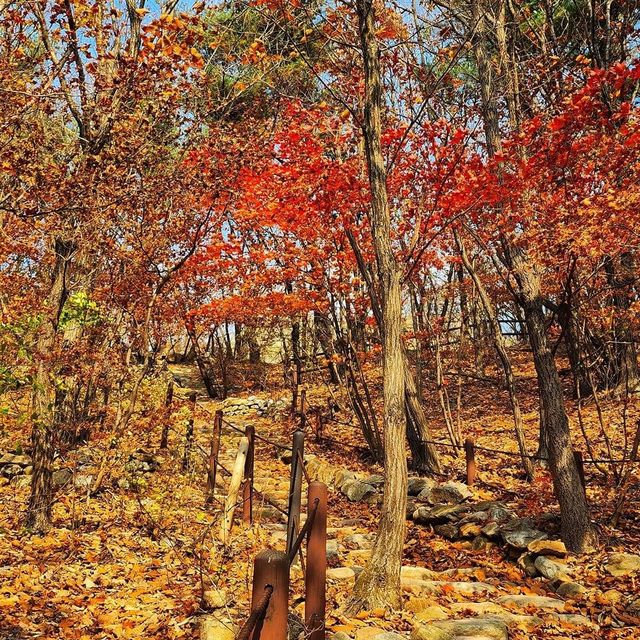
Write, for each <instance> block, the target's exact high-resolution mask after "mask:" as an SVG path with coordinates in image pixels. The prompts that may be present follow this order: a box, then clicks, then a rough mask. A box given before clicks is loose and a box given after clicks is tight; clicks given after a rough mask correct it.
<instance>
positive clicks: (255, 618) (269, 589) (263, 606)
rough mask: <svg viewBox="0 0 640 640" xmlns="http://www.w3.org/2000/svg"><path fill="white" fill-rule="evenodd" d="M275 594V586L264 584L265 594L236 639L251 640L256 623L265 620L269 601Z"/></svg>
mask: <svg viewBox="0 0 640 640" xmlns="http://www.w3.org/2000/svg"><path fill="white" fill-rule="evenodd" d="M272 595H273V586H272V585H270V584H267V585H265V586H264V595H263V596H262V598H261V599H260V600H259V601H258V603H257V605H256V607H255V609H253V611H252V612H251V614H250V615H249V617H248V618H247V621H246V622H245V623H244V625H243V626H242V629H240V631H239V632H238V635H237V636H236V640H249V636H250V635H251V633H252V632H253V630H254V629H255V627H256V625H257V624H258V623H259V622H261V621H262V620H264V616H265V614H266V612H267V608H268V606H269V601H270V600H271V596H272Z"/></svg>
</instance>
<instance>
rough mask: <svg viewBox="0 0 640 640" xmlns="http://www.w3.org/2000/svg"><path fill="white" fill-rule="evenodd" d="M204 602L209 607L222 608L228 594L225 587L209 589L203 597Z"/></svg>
mask: <svg viewBox="0 0 640 640" xmlns="http://www.w3.org/2000/svg"><path fill="white" fill-rule="evenodd" d="M202 599H203V600H204V604H205V606H206V607H207V609H210V610H212V609H221V608H222V607H224V606H225V605H226V604H227V602H228V598H227V594H226V592H225V591H224V590H223V589H208V590H207V591H205V592H204V594H203V598H202Z"/></svg>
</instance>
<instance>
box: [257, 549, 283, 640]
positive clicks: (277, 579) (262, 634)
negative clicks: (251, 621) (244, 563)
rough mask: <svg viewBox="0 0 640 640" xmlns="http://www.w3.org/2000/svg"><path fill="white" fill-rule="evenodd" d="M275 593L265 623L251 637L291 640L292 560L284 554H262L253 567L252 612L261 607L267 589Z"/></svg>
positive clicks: (261, 622)
mask: <svg viewBox="0 0 640 640" xmlns="http://www.w3.org/2000/svg"><path fill="white" fill-rule="evenodd" d="M268 586H271V587H272V588H273V592H272V594H271V598H270V599H269V606H268V607H267V611H266V613H265V615H264V618H263V619H261V620H260V619H259V620H258V621H257V623H256V626H255V628H254V631H253V635H252V636H251V637H252V638H253V639H254V640H257V639H258V638H259V639H260V640H287V635H288V623H289V558H288V556H287V554H286V553H283V552H282V551H274V550H272V549H267V550H265V551H261V552H260V553H259V554H258V555H257V556H256V558H255V560H254V563H253V589H252V595H251V610H252V611H253V610H254V609H255V608H257V606H258V605H259V603H260V601H261V600H262V598H263V597H264V592H265V588H266V587H268Z"/></svg>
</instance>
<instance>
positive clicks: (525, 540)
mask: <svg viewBox="0 0 640 640" xmlns="http://www.w3.org/2000/svg"><path fill="white" fill-rule="evenodd" d="M501 533H502V538H503V540H504V541H505V543H506V544H508V545H509V546H511V547H513V548H514V549H521V550H523V551H524V550H525V549H528V548H529V544H530V543H531V542H533V541H534V540H540V539H542V538H546V537H547V534H546V533H543V532H542V531H539V530H538V529H534V528H533V527H531V526H530V525H529V524H528V523H526V522H524V521H520V522H519V523H518V525H517V526H515V527H513V528H510V529H508V530H505V529H502V531H501Z"/></svg>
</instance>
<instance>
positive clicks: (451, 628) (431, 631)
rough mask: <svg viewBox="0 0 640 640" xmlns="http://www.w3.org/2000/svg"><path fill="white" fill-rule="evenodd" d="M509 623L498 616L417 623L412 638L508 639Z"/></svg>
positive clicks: (414, 639) (425, 639)
mask: <svg viewBox="0 0 640 640" xmlns="http://www.w3.org/2000/svg"><path fill="white" fill-rule="evenodd" d="M508 638H509V631H508V628H507V625H506V624H505V623H504V622H503V621H502V620H498V619H496V618H462V619H460V620H443V621H438V622H430V623H428V624H421V623H417V624H416V625H415V626H414V628H413V631H412V633H411V640H508Z"/></svg>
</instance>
